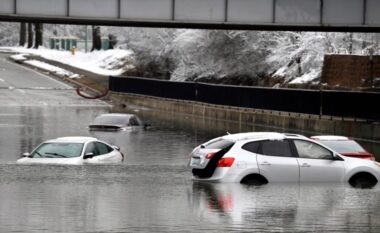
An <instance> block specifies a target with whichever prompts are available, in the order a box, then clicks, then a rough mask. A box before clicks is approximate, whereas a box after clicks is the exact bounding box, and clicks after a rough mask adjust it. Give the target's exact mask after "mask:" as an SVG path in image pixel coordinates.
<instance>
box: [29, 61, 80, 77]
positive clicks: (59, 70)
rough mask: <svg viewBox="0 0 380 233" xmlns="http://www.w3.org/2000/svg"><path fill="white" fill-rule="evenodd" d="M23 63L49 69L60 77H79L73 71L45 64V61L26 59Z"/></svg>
mask: <svg viewBox="0 0 380 233" xmlns="http://www.w3.org/2000/svg"><path fill="white" fill-rule="evenodd" d="M24 63H26V64H29V65H31V66H34V67H37V68H40V69H42V70H45V71H49V72H51V73H54V74H56V75H58V76H60V77H69V78H79V75H78V74H74V73H73V72H70V71H67V70H65V69H62V68H59V67H57V66H52V65H50V64H47V63H45V62H41V61H37V60H28V61H25V62H24Z"/></svg>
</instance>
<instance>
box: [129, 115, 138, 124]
mask: <svg viewBox="0 0 380 233" xmlns="http://www.w3.org/2000/svg"><path fill="white" fill-rule="evenodd" d="M129 125H131V126H138V125H139V122H138V121H137V119H136V117H131V118H130V119H129Z"/></svg>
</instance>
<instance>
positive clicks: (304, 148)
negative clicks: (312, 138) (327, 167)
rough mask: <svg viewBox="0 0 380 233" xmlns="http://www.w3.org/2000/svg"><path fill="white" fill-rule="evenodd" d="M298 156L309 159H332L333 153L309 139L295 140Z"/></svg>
mask: <svg viewBox="0 0 380 233" xmlns="http://www.w3.org/2000/svg"><path fill="white" fill-rule="evenodd" d="M294 145H295V146H296V149H297V152H298V156H299V157H301V158H309V159H331V158H332V157H333V154H332V152H331V151H329V150H328V149H326V148H324V147H322V146H320V145H318V144H316V143H314V142H309V141H304V140H294Z"/></svg>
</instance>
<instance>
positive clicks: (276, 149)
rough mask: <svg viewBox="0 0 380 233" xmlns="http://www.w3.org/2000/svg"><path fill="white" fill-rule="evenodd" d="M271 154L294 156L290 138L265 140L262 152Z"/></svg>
mask: <svg viewBox="0 0 380 233" xmlns="http://www.w3.org/2000/svg"><path fill="white" fill-rule="evenodd" d="M260 154H263V155H269V156H279V157H293V155H292V152H291V149H290V145H289V141H288V140H273V141H263V142H262V144H261V153H260Z"/></svg>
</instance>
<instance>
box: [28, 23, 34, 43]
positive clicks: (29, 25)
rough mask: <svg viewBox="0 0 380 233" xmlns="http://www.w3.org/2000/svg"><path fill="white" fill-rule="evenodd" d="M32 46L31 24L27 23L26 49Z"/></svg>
mask: <svg viewBox="0 0 380 233" xmlns="http://www.w3.org/2000/svg"><path fill="white" fill-rule="evenodd" d="M32 47H33V24H32V23H28V49H30V48H32Z"/></svg>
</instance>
